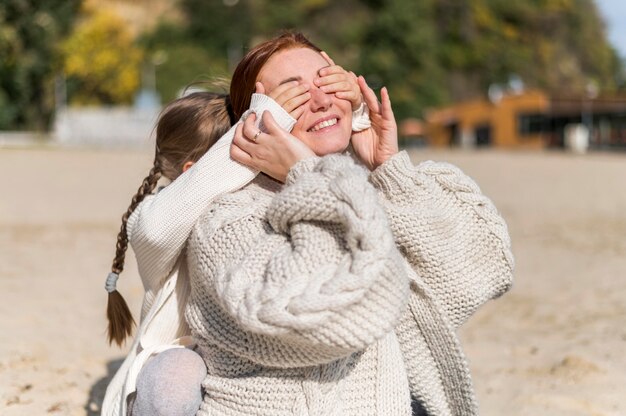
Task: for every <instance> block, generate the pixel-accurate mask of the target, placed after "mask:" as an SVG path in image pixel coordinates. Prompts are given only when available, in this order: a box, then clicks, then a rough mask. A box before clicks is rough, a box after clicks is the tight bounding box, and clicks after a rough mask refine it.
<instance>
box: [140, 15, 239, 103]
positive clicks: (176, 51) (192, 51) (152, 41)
mask: <svg viewBox="0 0 626 416" xmlns="http://www.w3.org/2000/svg"><path fill="white" fill-rule="evenodd" d="M208 43H209V42H199V41H196V40H195V39H192V38H191V36H190V34H189V32H187V31H185V30H184V29H183V28H182V27H180V26H177V25H174V24H171V23H167V22H162V23H161V24H159V25H158V26H157V27H156V28H155V30H153V31H152V32H151V33H148V34H144V36H143V37H142V39H141V45H142V46H143V48H144V49H145V51H146V54H147V56H148V57H151V58H152V59H151V61H152V63H153V64H155V74H156V89H157V92H158V93H159V96H160V97H161V100H162V101H163V102H167V101H171V100H172V99H174V98H177V97H178V96H179V93H180V92H181V90H183V89H184V88H186V87H188V86H190V85H191V84H194V83H204V82H206V83H207V85H206V86H207V87H208V88H209V89H216V87H212V86H211V85H212V84H211V83H213V82H216V81H217V80H220V79H228V78H230V75H229V71H228V57H227V54H226V53H223V54H217V53H215V52H214V51H215V47H211V46H207V44H208ZM155 57H158V58H157V59H154V58H155Z"/></svg>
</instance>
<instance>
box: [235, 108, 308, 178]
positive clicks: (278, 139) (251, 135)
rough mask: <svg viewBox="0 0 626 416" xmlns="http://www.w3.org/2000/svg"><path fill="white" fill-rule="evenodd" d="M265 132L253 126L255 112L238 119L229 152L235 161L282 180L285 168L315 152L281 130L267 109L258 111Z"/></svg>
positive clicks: (287, 168) (285, 173) (287, 169)
mask: <svg viewBox="0 0 626 416" xmlns="http://www.w3.org/2000/svg"><path fill="white" fill-rule="evenodd" d="M262 120H263V124H264V126H265V129H266V130H267V133H264V132H262V131H261V130H259V128H258V127H256V125H255V124H256V123H255V121H256V114H254V113H252V114H250V115H249V116H248V118H246V121H245V122H243V123H239V125H238V126H237V129H236V130H235V137H234V138H233V144H232V145H231V146H230V156H231V157H232V158H233V159H234V160H235V161H237V162H239V163H241V164H244V165H246V166H250V167H251V168H253V169H256V170H260V171H261V172H263V173H265V174H267V175H269V176H271V177H272V178H274V179H276V180H278V181H280V182H283V183H284V182H285V179H286V178H287V174H288V173H289V170H290V169H291V168H292V166H293V165H295V164H296V163H297V162H299V161H300V160H302V159H306V158H308V157H311V156H315V153H313V151H312V150H311V149H310V148H309V147H308V146H307V145H305V144H304V143H302V142H301V141H300V140H298V139H297V138H296V137H295V136H293V135H291V134H290V133H289V132H287V131H286V130H283V129H282V128H281V127H280V126H279V125H278V124H277V123H276V121H275V120H274V117H272V114H271V113H270V112H269V111H265V112H264V113H263V115H262Z"/></svg>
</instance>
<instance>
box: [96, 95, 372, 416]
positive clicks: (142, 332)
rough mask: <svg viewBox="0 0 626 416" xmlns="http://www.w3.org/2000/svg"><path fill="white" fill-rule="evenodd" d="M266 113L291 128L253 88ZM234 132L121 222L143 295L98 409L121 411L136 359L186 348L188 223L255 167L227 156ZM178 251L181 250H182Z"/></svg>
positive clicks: (360, 113)
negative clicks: (134, 331) (131, 331)
mask: <svg viewBox="0 0 626 416" xmlns="http://www.w3.org/2000/svg"><path fill="white" fill-rule="evenodd" d="M264 111H270V112H271V113H272V115H273V116H274V119H275V120H276V122H277V123H278V125H280V126H281V127H282V128H284V129H285V130H287V131H291V129H292V128H293V125H294V124H295V122H296V120H294V119H293V118H292V117H291V116H290V115H289V114H288V113H287V112H286V111H285V110H284V109H283V108H282V107H281V106H280V105H278V104H277V103H276V102H275V101H274V100H272V99H271V98H269V97H268V96H266V95H261V94H253V95H252V100H251V103H250V109H249V110H248V111H246V113H244V115H243V117H242V120H243V119H245V118H246V117H247V116H248V114H250V113H252V112H254V113H256V114H259V115H260V114H262V113H263V112H264ZM369 125H370V122H369V116H368V109H367V106H365V105H364V104H362V105H361V106H360V107H359V108H358V109H357V110H356V111H354V112H353V116H352V129H353V130H354V131H360V130H363V129H366V128H368V127H369ZM234 133H235V127H233V128H231V129H230V130H229V131H228V132H227V133H226V134H225V135H224V136H223V137H222V138H220V140H218V142H217V143H215V145H213V146H212V147H211V149H210V150H209V151H208V152H207V153H206V154H205V155H204V156H202V157H201V158H200V159H199V160H198V162H197V163H196V164H194V166H192V167H191V168H190V169H189V170H188V171H186V172H184V173H183V174H181V175H180V176H179V177H178V178H177V179H176V180H175V181H174V182H172V183H171V184H170V185H168V186H167V187H165V188H163V189H162V190H161V191H160V192H158V193H157V194H155V195H150V196H147V197H146V199H144V201H142V202H141V204H140V205H139V206H138V207H137V208H136V209H135V211H134V212H133V214H132V215H131V216H130V218H129V220H128V236H129V240H130V244H131V246H132V248H133V251H134V253H135V257H136V259H137V265H138V269H139V275H140V277H141V279H142V282H143V285H144V289H145V295H144V300H143V304H142V308H141V319H140V325H139V328H138V330H137V334H136V336H135V339H134V341H133V344H132V346H131V348H130V350H129V353H128V355H127V357H126V359H125V360H124V362H123V364H122V366H121V367H120V369H119V370H118V371H117V372H116V374H115V376H114V377H113V379H112V380H111V382H110V383H109V386H108V387H107V391H106V395H105V398H104V402H103V404H102V412H101V414H102V415H105V416H123V415H126V396H127V395H128V394H130V393H132V392H133V391H134V390H135V381H136V378H137V375H138V373H139V371H140V370H141V368H142V366H143V364H144V363H145V362H146V360H147V359H148V358H150V357H151V356H152V355H154V354H157V353H159V352H162V351H164V350H166V349H169V348H177V347H185V346H191V345H192V344H193V341H192V340H191V337H189V328H188V327H187V324H186V322H185V320H184V317H183V313H184V307H185V303H186V299H187V297H188V295H189V279H188V278H187V271H186V267H185V262H184V261H182V262H181V261H180V260H181V254H182V253H183V252H184V246H185V243H186V241H187V238H188V237H189V233H190V232H191V228H192V226H193V224H194V223H195V222H196V221H197V219H198V217H199V216H200V214H201V212H202V211H203V210H204V209H205V208H206V207H207V206H208V205H209V204H210V202H211V201H213V200H214V199H215V198H216V197H218V196H219V195H222V194H225V193H228V192H232V191H235V190H238V189H240V188H241V187H243V186H245V185H246V184H248V183H249V182H250V181H251V180H252V179H254V178H255V177H256V175H258V171H255V170H253V169H250V168H248V167H246V166H243V165H241V164H239V163H237V162H235V161H233V160H232V159H231V158H230V153H229V152H230V145H231V143H232V140H233V137H234ZM183 257H184V256H183Z"/></svg>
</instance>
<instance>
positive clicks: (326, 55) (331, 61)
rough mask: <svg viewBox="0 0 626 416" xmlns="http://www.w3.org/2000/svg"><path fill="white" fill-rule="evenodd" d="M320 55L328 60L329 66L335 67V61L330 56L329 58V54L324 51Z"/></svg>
mask: <svg viewBox="0 0 626 416" xmlns="http://www.w3.org/2000/svg"><path fill="white" fill-rule="evenodd" d="M320 54H321V55H322V57H323V58H324V59H325V60H326V62H328V65H330V66H332V65H335V61H333V60H332V59H330V56H328V54H327V53H326V52H324V51H321V52H320Z"/></svg>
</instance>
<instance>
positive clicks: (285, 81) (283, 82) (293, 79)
mask: <svg viewBox="0 0 626 416" xmlns="http://www.w3.org/2000/svg"><path fill="white" fill-rule="evenodd" d="M291 81H302V77H301V76H296V77H289V78H287V79H284V80H282V81H280V84H278V85H283V84H286V83H288V82H291Z"/></svg>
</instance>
